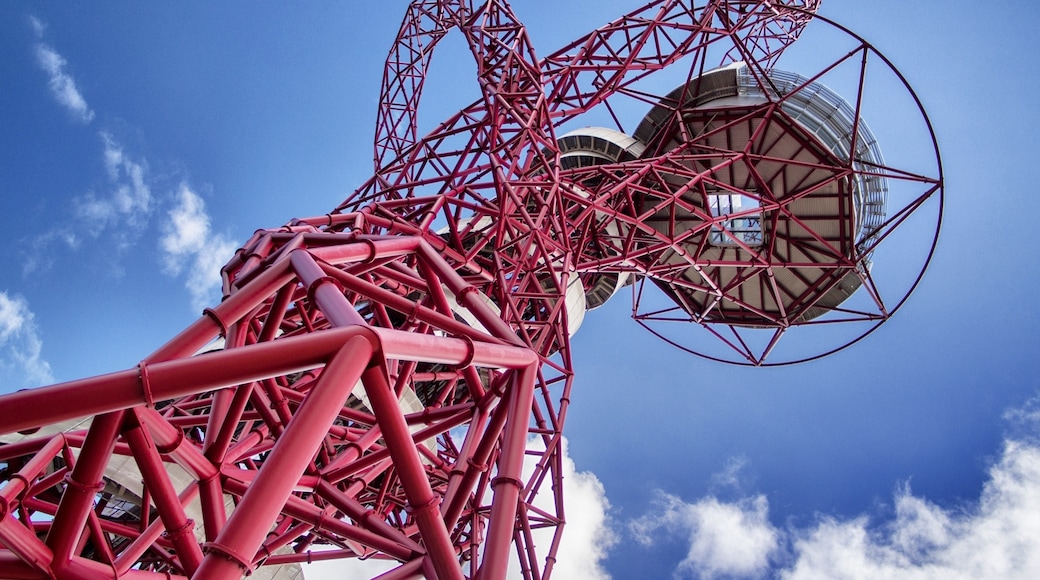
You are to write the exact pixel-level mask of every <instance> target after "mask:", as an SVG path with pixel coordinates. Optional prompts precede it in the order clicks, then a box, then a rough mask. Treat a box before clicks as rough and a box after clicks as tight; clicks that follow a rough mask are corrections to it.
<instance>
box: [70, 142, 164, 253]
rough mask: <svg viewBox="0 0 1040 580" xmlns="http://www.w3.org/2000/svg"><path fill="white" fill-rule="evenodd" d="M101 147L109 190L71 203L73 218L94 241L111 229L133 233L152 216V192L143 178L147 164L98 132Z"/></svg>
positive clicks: (146, 171)
mask: <svg viewBox="0 0 1040 580" xmlns="http://www.w3.org/2000/svg"><path fill="white" fill-rule="evenodd" d="M99 136H100V137H101V140H102V142H103V144H104V154H103V155H104V157H103V159H104V163H105V170H106V172H107V173H108V179H109V185H110V187H109V188H108V189H107V190H105V191H104V192H103V193H101V194H98V193H95V192H93V191H91V192H88V193H86V194H84V195H82V196H80V197H77V198H76V199H75V201H74V205H75V209H76V217H77V218H78V219H79V220H81V221H83V222H84V223H85V224H86V225H87V226H88V228H89V230H88V231H89V232H90V234H91V235H92V236H94V237H96V236H97V235H99V234H100V233H101V232H102V231H103V230H104V229H105V228H107V227H109V226H112V225H126V226H129V227H130V228H131V229H133V230H138V229H140V228H141V227H143V226H144V225H145V224H146V223H147V222H148V219H149V218H150V217H151V213H152V189H151V186H150V185H149V184H148V182H147V180H146V177H147V173H148V163H147V161H145V160H143V159H136V160H135V159H131V158H130V156H128V155H127V154H126V153H125V152H124V150H123V147H122V145H120V144H119V143H118V142H117V141H116V140H115V138H113V137H112V135H110V134H109V133H106V132H103V131H102V132H100V133H99Z"/></svg>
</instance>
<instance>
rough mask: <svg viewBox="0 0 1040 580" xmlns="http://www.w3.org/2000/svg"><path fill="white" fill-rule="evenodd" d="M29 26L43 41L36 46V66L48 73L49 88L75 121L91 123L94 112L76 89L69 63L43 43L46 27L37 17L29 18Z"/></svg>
mask: <svg viewBox="0 0 1040 580" xmlns="http://www.w3.org/2000/svg"><path fill="white" fill-rule="evenodd" d="M29 24H30V25H31V26H32V28H33V32H35V33H36V37H37V38H38V39H41V42H39V43H37V45H36V64H37V65H39V67H40V68H41V69H42V70H43V71H44V72H45V73H47V77H48V79H47V86H48V87H50V89H51V94H52V95H53V96H54V98H55V100H57V101H58V103H59V104H60V105H61V106H63V107H65V109H67V110H68V111H69V113H70V114H71V115H72V116H73V117H74V118H75V119H78V120H80V121H82V122H84V123H89V122H91V121H92V120H93V119H94V111H93V110H91V108H90V106H89V105H88V104H87V100H86V99H85V98H83V94H82V93H81V92H80V90H79V88H77V87H76V81H75V80H74V79H73V78H72V75H70V74H69V73H68V72H66V70H65V67H66V65H67V64H68V62H66V60H65V59H64V58H63V57H62V56H61V55H60V54H58V51H56V50H55V49H54V48H53V47H51V46H50V45H48V44H46V43H44V42H42V38H43V33H44V31H45V30H46V25H45V24H44V23H43V22H42V21H41V20H40V19H39V18H36V17H35V16H31V17H29Z"/></svg>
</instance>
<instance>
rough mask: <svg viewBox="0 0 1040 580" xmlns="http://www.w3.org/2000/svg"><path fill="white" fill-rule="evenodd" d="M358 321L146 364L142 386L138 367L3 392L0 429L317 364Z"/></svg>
mask: <svg viewBox="0 0 1040 580" xmlns="http://www.w3.org/2000/svg"><path fill="white" fill-rule="evenodd" d="M363 334H364V335H368V331H365V330H363V329H361V328H359V327H347V328H340V329H330V330H325V331H322V332H316V333H312V334H306V335H301V336H298V337H292V338H283V339H280V340H276V341H272V342H267V343H260V344H254V345H248V346H244V347H241V348H233V349H228V350H223V351H218V352H212V353H208V354H206V356H201V357H191V358H187V359H177V360H172V361H166V362H160V363H154V364H150V365H147V367H146V368H147V376H148V379H147V384H148V386H147V390H148V392H150V393H151V397H149V396H147V395H146V394H145V386H144V383H143V382H142V378H141V376H140V372H139V370H138V369H130V370H125V371H119V372H115V373H110V374H107V375H100V376H97V377H91V378H87V379H79V380H75V381H70V382H67V383H59V384H57V385H52V386H49V387H41V388H38V389H32V390H28V391H19V392H16V393H11V394H10V395H7V396H5V398H4V405H5V407H6V409H7V414H6V415H7V420H6V421H4V423H3V424H0V433H11V432H14V431H19V430H21V429H26V428H29V427H32V426H36V425H43V424H50V423H59V422H61V421H68V420H70V419H75V418H78V417H83V416H90V415H100V414H103V413H108V412H112V411H117V410H120V409H125V408H128V407H133V406H137V405H146V404H147V403H148V402H149V400H155V401H162V400H167V399H172V398H176V397H183V396H186V395H192V394H197V393H204V392H206V391H211V390H213V389H218V388H222V387H229V386H232V385H237V384H240V383H247V382H251V381H256V380H259V379H262V378H267V377H273V376H280V375H285V374H288V373H292V372H297V371H303V370H308V369H313V368H316V367H319V366H321V365H323V364H324V363H325V362H326V361H327V360H328V359H329V358H330V357H331V356H332V355H333V354H334V353H335V352H336V351H337V350H339V348H340V347H341V346H342V345H343V344H344V342H346V341H347V340H348V339H349V338H350V337H352V336H359V335H363Z"/></svg>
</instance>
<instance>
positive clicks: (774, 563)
mask: <svg viewBox="0 0 1040 580" xmlns="http://www.w3.org/2000/svg"><path fill="white" fill-rule="evenodd" d="M1037 408H1038V403H1037V402H1036V401H1033V402H1030V404H1028V405H1027V406H1026V408H1025V409H1023V410H1020V411H1015V412H1013V413H1011V415H1012V416H1013V418H1018V419H1026V420H1030V421H1035V420H1036V419H1037V417H1036V413H1035V411H1036V409H1037ZM894 503H895V515H894V516H893V517H891V518H888V519H887V520H884V521H875V519H874V518H871V517H870V516H868V515H862V516H859V517H856V518H852V519H841V518H836V517H830V516H820V517H818V518H817V521H816V523H814V524H813V525H810V526H808V527H804V528H788V529H779V528H777V527H775V526H773V525H772V524H771V523H770V522H769V520H768V510H769V506H768V500H767V499H766V497H765V496H762V495H758V496H754V497H749V498H745V499H742V500H739V501H735V502H722V501H720V500H718V499H716V498H715V497H707V498H703V499H701V500H698V501H696V502H693V503H686V502H683V501H682V500H681V499H679V498H677V497H674V496H671V495H667V494H663V493H661V494H660V496H659V498H658V501H657V502H656V508H655V510H654V512H653V513H651V514H648V515H646V516H644V517H642V518H640V519H638V520H635V521H634V522H632V523H631V524H630V531H631V532H632V533H633V534H634V535H635V537H636V538H637V539H638V540H640V541H642V542H644V543H645V544H650V543H654V542H656V541H658V539H659V536H660V534H658V533H656V532H658V530H662V529H664V530H669V531H672V532H682V533H684V534H685V535H686V537H687V538H688V541H689V549H688V552H687V555H686V557H685V558H684V559H683V560H682V561H681V562H680V563H679V564H678V565H677V566H676V568H675V576H676V577H698V578H713V577H719V576H721V577H736V578H757V577H764V576H769V577H780V578H784V579H788V580H810V579H817V578H819V579H822V578H893V579H908V580H909V579H913V580H918V579H921V580H932V579H934V580H940V579H942V580H945V579H962V578H963V579H965V580H966V579H969V578H1022V579H1027V578H1040V517H1037V514H1038V513H1040V446H1038V444H1037V442H1036V440H1035V439H1033V438H1028V439H1020V438H1012V439H1008V440H1007V441H1006V442H1005V444H1004V448H1003V450H1002V453H1001V455H1000V459H999V461H997V462H996V463H995V464H994V465H993V466H992V467H991V468H990V471H989V479H988V480H987V482H986V484H985V486H984V488H983V490H982V494H981V496H980V498H979V500H978V501H977V502H975V503H974V504H972V505H970V506H967V507H961V508H958V509H949V508H943V507H941V506H938V505H936V504H934V503H932V502H930V501H928V500H927V499H926V498H922V497H918V496H915V495H914V494H913V493H912V491H911V490H910V487H909V485H902V486H900V487H899V488H898V490H897V492H896V494H895V502H894Z"/></svg>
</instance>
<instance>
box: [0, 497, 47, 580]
mask: <svg viewBox="0 0 1040 580" xmlns="http://www.w3.org/2000/svg"><path fill="white" fill-rule="evenodd" d="M2 507H3V512H4V513H3V514H0V515H2V516H3V518H2V519H0V543H3V545H4V547H6V548H7V549H8V550H10V552H8V554H13V555H14V556H15V557H16V558H17V559H18V563H17V564H16V563H14V562H10V563H7V562H4V561H3V560H0V573H4V574H5V576H4V577H7V576H6V570H7V569H8V568H11V569H12V570H20V569H22V568H23V566H24V565H29V566H32V568H33V569H34V570H47V569H49V568H50V566H51V562H53V561H54V552H52V551H51V549H50V548H49V547H47V546H46V545H45V544H44V543H43V542H41V541H40V540H39V538H37V537H36V534H35V533H33V532H32V531H31V530H29V529H28V528H26V527H25V526H23V525H22V524H21V523H20V522H19V521H18V520H17V519H15V518H14V517H13V516H12V514H9V513H7V512H8V510H9V509H10V507H9V506H8V504H7V503H6V502H5V503H4V504H3V506H2ZM2 553H3V552H2V551H0V554H2ZM37 573H39V572H37ZM12 577H17V576H14V575H13V572H12ZM42 577H44V576H42V575H40V576H32V578H42Z"/></svg>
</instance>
